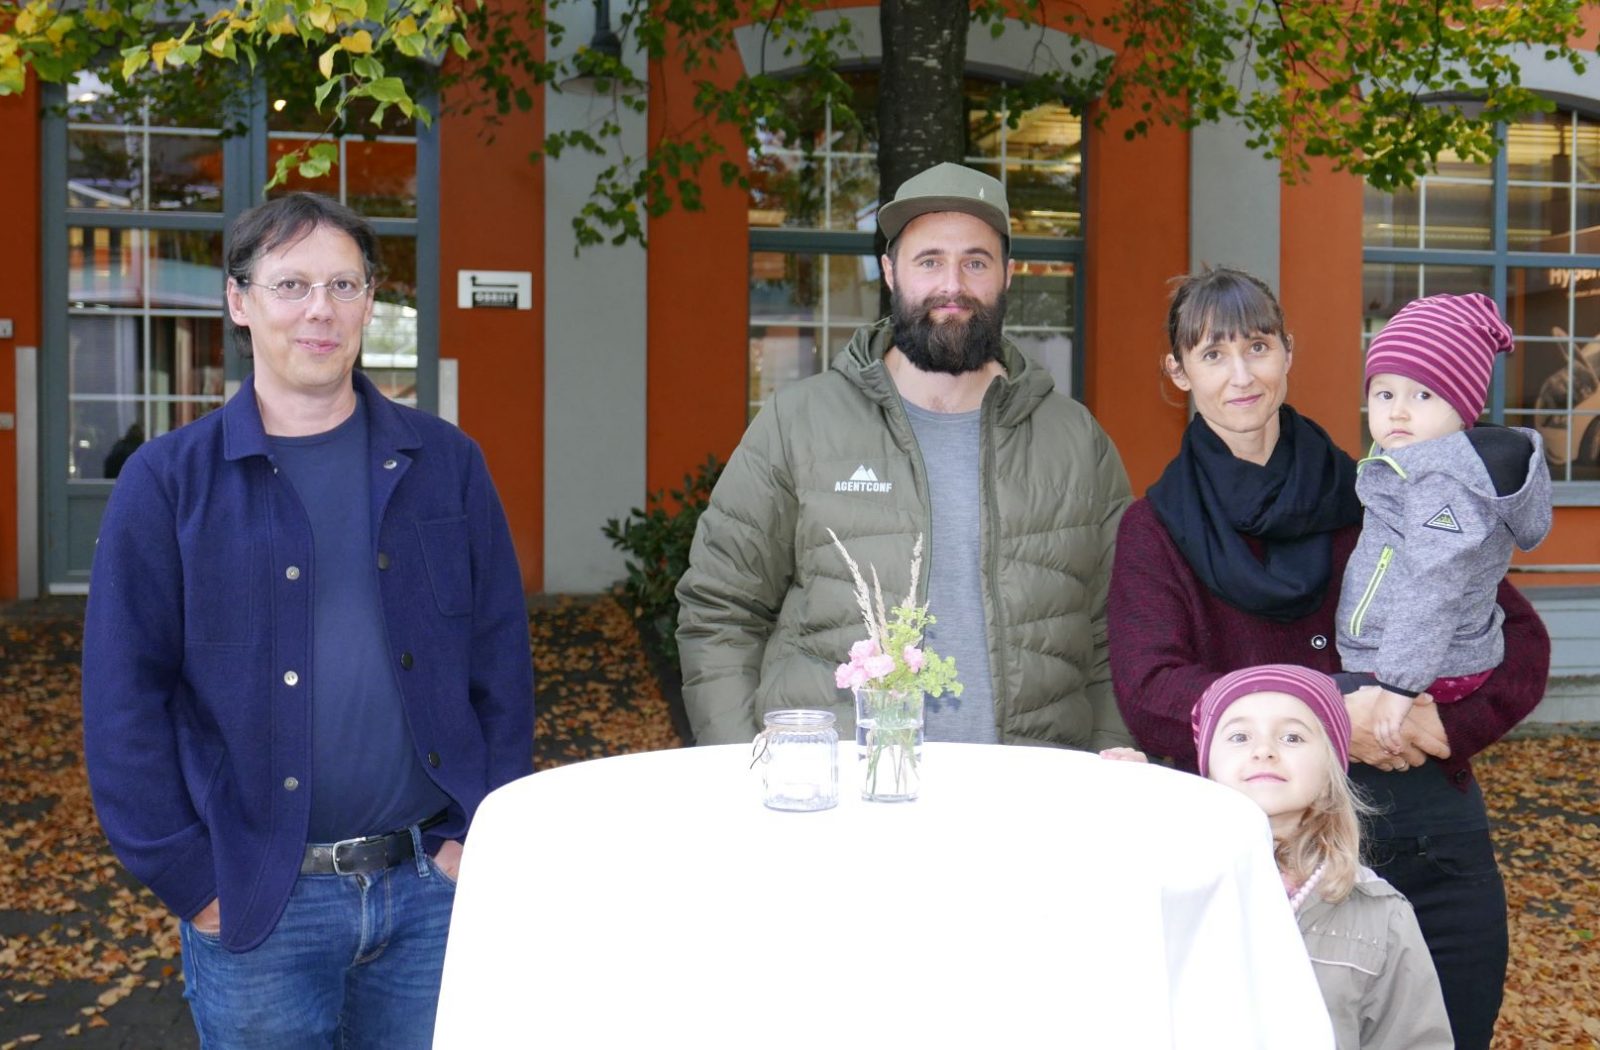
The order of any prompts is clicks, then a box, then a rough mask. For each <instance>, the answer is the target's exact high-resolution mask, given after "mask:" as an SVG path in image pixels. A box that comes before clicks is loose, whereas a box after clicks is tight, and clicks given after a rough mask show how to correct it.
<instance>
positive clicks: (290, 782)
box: [283, 777, 300, 791]
mask: <svg viewBox="0 0 1600 1050" xmlns="http://www.w3.org/2000/svg"><path fill="white" fill-rule="evenodd" d="M299 786H300V781H298V780H296V779H295V778H294V777H284V778H283V790H285V791H293V790H295V789H296V788H298V787H299Z"/></svg>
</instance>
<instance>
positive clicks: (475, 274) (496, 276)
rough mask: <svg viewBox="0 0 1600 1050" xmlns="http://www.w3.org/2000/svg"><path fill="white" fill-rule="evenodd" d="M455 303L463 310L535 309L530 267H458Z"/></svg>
mask: <svg viewBox="0 0 1600 1050" xmlns="http://www.w3.org/2000/svg"><path fill="white" fill-rule="evenodd" d="M456 305H457V306H459V307H461V309H463V310H483V309H488V310H532V309H533V274H532V273H530V272H529V271H527V270H457V271H456Z"/></svg>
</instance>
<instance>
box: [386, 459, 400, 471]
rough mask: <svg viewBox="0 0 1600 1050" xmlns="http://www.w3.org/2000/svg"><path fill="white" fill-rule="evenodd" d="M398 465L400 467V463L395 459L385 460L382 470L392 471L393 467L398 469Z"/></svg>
mask: <svg viewBox="0 0 1600 1050" xmlns="http://www.w3.org/2000/svg"><path fill="white" fill-rule="evenodd" d="M399 465H400V461H399V460H397V459H386V460H384V461H383V469H384V470H393V469H394V468H395V467H398V466H399Z"/></svg>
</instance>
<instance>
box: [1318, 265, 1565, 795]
mask: <svg viewBox="0 0 1600 1050" xmlns="http://www.w3.org/2000/svg"><path fill="white" fill-rule="evenodd" d="M1511 348H1512V341H1511V329H1509V328H1508V327H1506V324H1505V322H1504V321H1502V320H1501V319H1500V314H1499V312H1498V311H1497V310H1496V309H1495V305H1494V301H1493V300H1492V299H1490V298H1489V297H1488V296H1485V295H1479V294H1477V293H1473V294H1471V295H1431V296H1428V297H1427V298H1425V299H1417V300H1414V301H1412V302H1410V303H1407V304H1406V306H1405V307H1404V308H1402V309H1401V310H1400V312H1399V313H1397V314H1395V315H1394V317H1393V318H1391V319H1390V320H1389V323H1388V324H1386V325H1385V326H1384V328H1383V331H1381V332H1379V333H1378V334H1377V335H1376V336H1375V337H1374V338H1373V340H1372V344H1371V345H1370V346H1369V347H1368V348H1367V364H1366V389H1367V425H1368V427H1369V429H1370V430H1371V431H1372V441H1373V445H1372V450H1371V451H1370V452H1369V453H1368V454H1367V458H1365V459H1363V460H1361V462H1360V463H1359V464H1358V466H1357V470H1358V474H1357V478H1356V495H1357V496H1359V497H1360V499H1361V504H1362V506H1363V507H1364V508H1365V517H1364V518H1363V520H1362V525H1361V539H1360V541H1359V542H1358V543H1357V545H1356V549H1355V552H1354V553H1353V554H1351V555H1350V560H1349V562H1347V563H1346V565H1345V573H1344V586H1343V588H1342V589H1341V590H1340V592H1339V618H1338V624H1339V658H1340V660H1341V662H1342V663H1343V666H1344V670H1345V671H1346V672H1347V674H1346V675H1345V676H1341V678H1340V683H1339V684H1340V686H1341V688H1343V689H1344V690H1345V691H1346V692H1349V691H1351V690H1353V689H1355V688H1358V687H1360V686H1362V685H1372V684H1376V685H1378V686H1379V687H1380V688H1381V689H1382V690H1383V692H1382V693H1381V695H1380V696H1379V697H1378V701H1377V704H1376V707H1375V709H1374V721H1373V735H1374V736H1376V737H1377V739H1378V743H1379V744H1381V745H1383V747H1384V748H1385V749H1386V750H1388V751H1389V752H1390V753H1391V754H1396V755H1398V754H1400V753H1401V751H1402V750H1403V740H1402V737H1401V723H1402V722H1404V721H1405V717H1406V715H1407V713H1409V712H1410V710H1411V708H1412V707H1413V705H1415V704H1417V703H1419V702H1420V703H1427V702H1428V701H1429V700H1430V699H1431V700H1432V701H1433V702H1435V703H1441V704H1442V703H1450V702H1452V701H1455V700H1459V699H1461V698H1462V697H1465V696H1468V695H1470V694H1471V693H1472V692H1473V691H1474V690H1476V689H1477V688H1478V687H1479V686H1480V685H1482V684H1483V683H1484V681H1485V680H1486V679H1487V678H1488V677H1489V675H1490V673H1491V672H1492V671H1493V670H1494V669H1495V667H1497V666H1498V665H1499V663H1500V660H1501V658H1502V657H1503V656H1504V653H1505V646H1504V642H1503V640H1502V638H1501V634H1500V623H1501V621H1502V620H1503V619H1504V618H1505V614H1504V613H1502V612H1501V610H1500V606H1499V605H1498V604H1496V602H1495V591H1496V588H1497V587H1498V586H1499V584H1500V578H1501V577H1502V576H1504V575H1505V574H1506V568H1507V567H1508V566H1509V565H1510V564H1511V551H1512V547H1513V546H1516V547H1519V548H1521V549H1522V550H1525V551H1526V550H1532V549H1533V548H1534V547H1535V546H1537V545H1538V544H1539V543H1540V541H1542V540H1543V539H1544V537H1545V535H1546V534H1547V533H1548V532H1549V531H1550V521H1551V512H1550V468H1549V465H1548V464H1547V463H1546V462H1545V456H1544V447H1543V442H1542V440H1541V439H1540V437H1539V434H1538V432H1537V431H1535V430H1531V429H1525V428H1522V427H1501V426H1494V425H1492V424H1488V423H1477V419H1478V416H1479V415H1481V414H1482V413H1483V407H1484V402H1485V399H1486V398H1487V397H1488V393H1489V379H1490V376H1491V374H1492V373H1493V371H1494V359H1495V357H1496V356H1497V355H1499V354H1502V353H1510V352H1511ZM1419 698H1421V699H1419ZM1399 768H1401V769H1404V768H1405V767H1404V766H1403V765H1401V766H1400V767H1399Z"/></svg>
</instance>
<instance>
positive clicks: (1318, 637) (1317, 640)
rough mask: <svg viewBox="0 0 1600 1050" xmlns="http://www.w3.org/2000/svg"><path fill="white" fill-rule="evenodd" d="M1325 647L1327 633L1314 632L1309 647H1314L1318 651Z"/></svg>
mask: <svg viewBox="0 0 1600 1050" xmlns="http://www.w3.org/2000/svg"><path fill="white" fill-rule="evenodd" d="M1327 647H1328V636H1327V635H1325V634H1314V635H1312V636H1311V648H1313V649H1316V650H1317V651H1318V652H1320V651H1322V650H1323V649H1326V648H1327Z"/></svg>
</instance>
